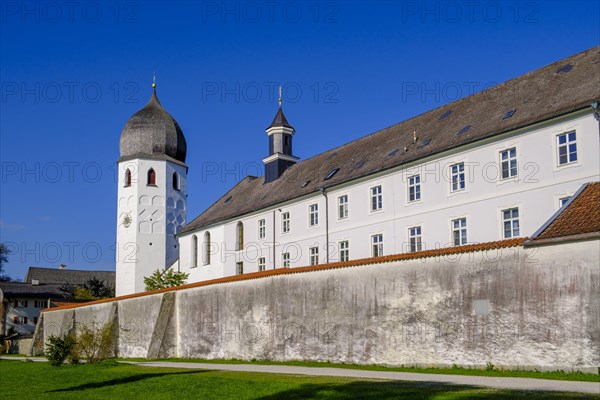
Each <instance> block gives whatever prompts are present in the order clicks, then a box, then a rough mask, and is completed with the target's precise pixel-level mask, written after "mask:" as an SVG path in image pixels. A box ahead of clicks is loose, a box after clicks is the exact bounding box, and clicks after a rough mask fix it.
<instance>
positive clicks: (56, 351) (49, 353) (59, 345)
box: [45, 335, 75, 366]
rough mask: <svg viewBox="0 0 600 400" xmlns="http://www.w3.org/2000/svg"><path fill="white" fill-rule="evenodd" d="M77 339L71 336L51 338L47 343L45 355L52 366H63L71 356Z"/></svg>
mask: <svg viewBox="0 0 600 400" xmlns="http://www.w3.org/2000/svg"><path fill="white" fill-rule="evenodd" d="M74 347H75V339H74V338H73V336H71V335H64V336H50V337H49V338H48V343H46V351H45V355H46V358H48V361H50V364H51V365H54V366H61V365H62V364H63V363H64V362H65V360H66V359H67V358H68V357H69V356H70V355H71V352H72V350H73V348H74Z"/></svg>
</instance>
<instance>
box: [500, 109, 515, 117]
mask: <svg viewBox="0 0 600 400" xmlns="http://www.w3.org/2000/svg"><path fill="white" fill-rule="evenodd" d="M515 111H517V109H516V108H515V109H514V110H510V111H507V112H505V113H504V116H503V117H502V119H509V118H510V117H512V116H513V115H514V114H515Z"/></svg>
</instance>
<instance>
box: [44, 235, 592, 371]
mask: <svg viewBox="0 0 600 400" xmlns="http://www.w3.org/2000/svg"><path fill="white" fill-rule="evenodd" d="M599 244H600V243H599V241H598V240H592V241H586V242H575V243H564V244H559V245H552V246H544V247H535V248H523V247H515V248H508V249H499V250H493V251H488V252H477V253H463V254H455V255H450V256H445V257H438V258H435V257H432V258H427V259H417V260H410V261H404V262H391V263H385V264H379V265H366V266H359V267H351V268H340V269H331V270H322V271H317V272H309V273H300V274H289V275H278V276H273V277H268V278H261V279H253V280H247V281H238V282H230V283H224V284H218V285H211V286H204V287H197V288H190V289H184V290H179V291H176V292H167V293H165V294H155V295H150V296H144V297H139V298H133V299H128V300H121V301H118V302H113V303H104V304H98V305H95V306H88V307H80V308H77V309H74V310H57V311H51V312H45V313H44V319H43V322H44V324H45V329H44V330H43V331H44V332H46V335H48V334H49V332H51V329H50V325H51V324H57V323H59V324H60V323H61V324H62V325H63V326H64V328H63V330H62V331H63V332H65V331H67V330H68V329H71V328H69V327H70V326H73V319H74V321H75V322H76V323H89V322H92V321H93V322H99V321H103V320H108V318H109V315H110V314H111V312H110V310H111V307H112V305H113V304H117V305H118V306H117V307H116V308H117V310H118V311H117V314H118V323H119V328H120V329H119V355H120V356H121V357H152V358H155V357H167V356H177V357H199V358H239V359H252V358H256V359H271V360H322V361H325V360H327V361H333V362H351V363H369V364H370V363H378V364H390V365H402V364H404V365H408V364H410V365H413V364H434V365H440V364H447V365H452V364H459V365H478V366H480V365H485V364H486V363H488V362H489V363H492V364H494V365H495V366H510V367H513V368H514V367H537V368H548V369H556V368H576V369H582V368H593V367H597V366H598V364H599V363H600V345H599V343H600V315H599V313H600V271H599V267H598V260H600V247H599ZM112 318H114V312H113V317H112ZM50 334H51V333H50Z"/></svg>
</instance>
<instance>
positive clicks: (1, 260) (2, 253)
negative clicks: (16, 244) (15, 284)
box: [0, 243, 12, 282]
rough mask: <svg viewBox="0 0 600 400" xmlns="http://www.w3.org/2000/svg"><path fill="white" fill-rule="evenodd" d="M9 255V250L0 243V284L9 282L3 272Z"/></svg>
mask: <svg viewBox="0 0 600 400" xmlns="http://www.w3.org/2000/svg"><path fill="white" fill-rule="evenodd" d="M10 254H11V251H10V249H9V248H8V246H7V245H5V244H4V243H0V282H10V281H12V279H11V277H10V276H8V275H6V273H5V272H4V265H5V264H6V263H8V256H9V255H10Z"/></svg>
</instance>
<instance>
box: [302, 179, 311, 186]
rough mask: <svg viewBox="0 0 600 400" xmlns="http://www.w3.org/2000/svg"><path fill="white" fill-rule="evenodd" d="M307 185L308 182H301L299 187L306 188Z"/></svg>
mask: <svg viewBox="0 0 600 400" xmlns="http://www.w3.org/2000/svg"><path fill="white" fill-rule="evenodd" d="M309 183H310V180H307V181H304V182H302V185H300V187H306V186H308V184H309Z"/></svg>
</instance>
